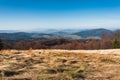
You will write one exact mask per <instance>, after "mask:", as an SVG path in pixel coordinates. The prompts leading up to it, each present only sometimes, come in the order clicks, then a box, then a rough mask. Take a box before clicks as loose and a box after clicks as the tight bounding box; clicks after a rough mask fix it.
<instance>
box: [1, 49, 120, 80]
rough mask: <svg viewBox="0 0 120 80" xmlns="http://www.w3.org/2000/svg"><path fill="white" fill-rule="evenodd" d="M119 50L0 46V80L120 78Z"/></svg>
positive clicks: (108, 79)
mask: <svg viewBox="0 0 120 80" xmlns="http://www.w3.org/2000/svg"><path fill="white" fill-rule="evenodd" d="M119 52H120V50H119V49H113V50H112V49H111V50H32V49H30V50H2V51H1V52H0V80H120V54H119Z"/></svg>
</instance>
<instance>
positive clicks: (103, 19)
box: [0, 0, 120, 30]
mask: <svg viewBox="0 0 120 80" xmlns="http://www.w3.org/2000/svg"><path fill="white" fill-rule="evenodd" d="M92 28H107V29H113V28H120V0H0V29H1V30H33V29H36V30H38V29H92Z"/></svg>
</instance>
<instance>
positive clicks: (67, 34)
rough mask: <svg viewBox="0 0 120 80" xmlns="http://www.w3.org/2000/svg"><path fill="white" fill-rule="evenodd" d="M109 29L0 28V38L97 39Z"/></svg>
mask: <svg viewBox="0 0 120 80" xmlns="http://www.w3.org/2000/svg"><path fill="white" fill-rule="evenodd" d="M111 33H112V31H111V30H107V29H103V28H101V29H91V30H74V29H73V30H72V29H67V30H44V31H40V32H39V31H36V32H35V31H33V32H19V31H12V30H0V38H1V39H5V40H35V39H40V40H45V39H56V38H65V39H91V38H94V39H99V38H100V37H101V36H102V35H103V34H111Z"/></svg>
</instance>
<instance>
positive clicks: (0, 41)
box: [0, 39, 3, 50]
mask: <svg viewBox="0 0 120 80" xmlns="http://www.w3.org/2000/svg"><path fill="white" fill-rule="evenodd" d="M2 49H3V43H2V40H1V39H0V50H2Z"/></svg>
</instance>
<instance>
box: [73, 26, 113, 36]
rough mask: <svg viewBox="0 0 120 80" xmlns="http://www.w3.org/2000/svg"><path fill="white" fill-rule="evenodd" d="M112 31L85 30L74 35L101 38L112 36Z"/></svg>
mask: <svg viewBox="0 0 120 80" xmlns="http://www.w3.org/2000/svg"><path fill="white" fill-rule="evenodd" d="M111 33H112V31H110V30H107V29H102V28H101V29H91V30H85V31H81V32H77V33H74V35H78V36H81V37H83V38H88V37H101V36H102V35H103V34H111Z"/></svg>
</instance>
